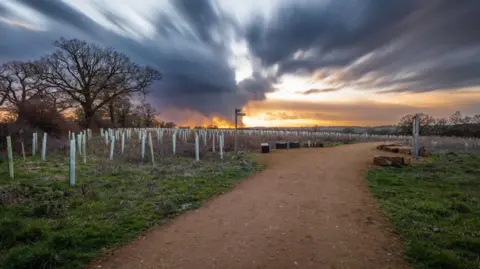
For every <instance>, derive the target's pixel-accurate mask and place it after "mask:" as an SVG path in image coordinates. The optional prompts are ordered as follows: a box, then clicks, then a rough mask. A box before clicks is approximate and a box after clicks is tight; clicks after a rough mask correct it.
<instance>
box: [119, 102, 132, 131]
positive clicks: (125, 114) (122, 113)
mask: <svg viewBox="0 0 480 269" xmlns="http://www.w3.org/2000/svg"><path fill="white" fill-rule="evenodd" d="M115 110H116V114H117V118H118V123H120V126H121V127H122V128H125V127H127V122H128V119H129V118H130V117H131V115H132V114H133V113H134V112H135V109H134V106H133V104H132V102H131V101H130V99H128V98H122V99H121V100H120V101H119V102H117V104H116V107H115Z"/></svg>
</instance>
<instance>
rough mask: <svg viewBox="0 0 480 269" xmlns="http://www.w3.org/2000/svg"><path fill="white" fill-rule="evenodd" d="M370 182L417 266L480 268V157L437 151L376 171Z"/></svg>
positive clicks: (373, 172) (409, 257)
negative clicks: (413, 161)
mask: <svg viewBox="0 0 480 269" xmlns="http://www.w3.org/2000/svg"><path fill="white" fill-rule="evenodd" d="M367 180H368V185H369V187H370V188H371V189H372V190H373V193H374V195H375V196H376V197H377V198H378V199H379V200H380V202H381V205H382V207H383V208H384V210H385V212H386V214H387V216H388V217H389V218H390V220H391V221H392V223H393V225H394V226H395V231H396V233H398V234H400V235H402V236H403V238H404V241H405V256H406V259H407V260H408V261H409V262H410V263H411V264H412V265H413V267H414V268H480V156H479V155H472V154H462V155H457V154H453V153H450V154H441V155H434V156H433V157H432V158H431V160H430V161H428V162H426V163H421V164H416V165H414V166H410V167H405V168H394V167H388V168H379V169H374V170H371V171H369V172H368V175H367Z"/></svg>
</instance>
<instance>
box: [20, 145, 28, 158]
mask: <svg viewBox="0 0 480 269" xmlns="http://www.w3.org/2000/svg"><path fill="white" fill-rule="evenodd" d="M21 144H22V155H23V160H24V161H26V160H27V155H26V154H25V144H24V143H23V141H22V143H21Z"/></svg>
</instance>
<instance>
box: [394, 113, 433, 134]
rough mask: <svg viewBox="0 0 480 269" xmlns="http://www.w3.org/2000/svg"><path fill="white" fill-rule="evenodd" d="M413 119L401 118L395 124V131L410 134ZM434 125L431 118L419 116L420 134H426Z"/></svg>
mask: <svg viewBox="0 0 480 269" xmlns="http://www.w3.org/2000/svg"><path fill="white" fill-rule="evenodd" d="M414 118H415V116H414V115H406V116H403V117H402V118H401V119H400V121H399V123H398V124H397V130H398V131H399V132H401V133H403V134H412V132H413V120H414ZM434 123H435V119H434V118H433V117H431V116H429V115H427V114H422V115H421V116H420V134H424V133H426V132H428V131H429V129H430V128H431V126H432V124H434Z"/></svg>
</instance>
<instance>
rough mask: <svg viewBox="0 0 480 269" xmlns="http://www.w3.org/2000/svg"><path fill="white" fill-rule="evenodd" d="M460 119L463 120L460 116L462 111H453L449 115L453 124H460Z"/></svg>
mask: <svg viewBox="0 0 480 269" xmlns="http://www.w3.org/2000/svg"><path fill="white" fill-rule="evenodd" d="M462 121H463V117H462V113H461V112H460V111H456V112H455V113H453V114H452V115H451V116H450V122H451V123H452V124H453V125H458V124H462Z"/></svg>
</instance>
